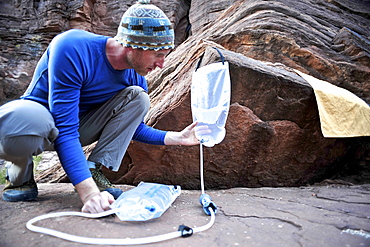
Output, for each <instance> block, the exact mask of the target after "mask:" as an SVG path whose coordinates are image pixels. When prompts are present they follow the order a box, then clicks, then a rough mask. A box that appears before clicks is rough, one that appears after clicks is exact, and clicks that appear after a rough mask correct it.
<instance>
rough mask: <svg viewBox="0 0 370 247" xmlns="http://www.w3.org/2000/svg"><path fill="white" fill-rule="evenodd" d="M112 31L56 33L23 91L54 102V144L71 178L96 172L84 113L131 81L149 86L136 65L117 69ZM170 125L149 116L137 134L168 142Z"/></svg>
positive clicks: (155, 141) (140, 137) (79, 179)
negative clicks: (152, 122)
mask: <svg viewBox="0 0 370 247" xmlns="http://www.w3.org/2000/svg"><path fill="white" fill-rule="evenodd" d="M108 38H109V37H107V36H102V35H96V34H92V33H89V32H86V31H82V30H69V31H67V32H64V33H62V34H60V35H58V36H56V37H55V38H54V39H53V40H52V41H51V43H50V45H49V47H48V48H47V50H46V51H45V53H44V54H43V56H42V57H41V59H40V61H39V62H38V64H37V66H36V69H35V72H34V75H33V78H32V81H31V83H30V85H29V87H28V89H27V91H26V92H25V93H24V95H23V96H22V97H21V98H23V99H28V100H34V101H37V102H39V103H41V104H42V105H44V106H45V107H46V108H48V109H49V110H50V112H51V114H52V116H53V118H54V121H55V125H56V127H57V129H58V130H59V136H58V138H57V139H56V140H55V143H54V147H55V150H56V151H57V153H58V156H59V159H60V161H61V164H62V166H63V168H64V169H65V171H66V173H67V175H68V177H69V179H70V180H71V182H72V183H73V184H74V185H76V184H78V183H80V182H82V181H83V180H85V179H87V178H89V177H91V174H90V171H89V169H88V167H87V164H86V159H85V155H84V153H83V150H82V147H81V143H80V141H79V133H78V128H79V116H81V115H82V114H83V113H85V112H87V111H89V110H91V109H93V108H96V107H98V106H101V105H102V104H104V103H105V102H106V101H107V100H109V99H110V98H111V97H112V96H114V95H115V94H116V93H117V92H119V91H121V90H122V89H124V88H126V87H128V86H134V85H135V86H140V87H142V88H143V89H144V90H146V91H147V90H148V88H147V83H146V80H145V77H143V76H140V75H139V74H137V73H136V72H135V71H134V70H132V69H127V70H115V69H114V68H113V67H112V66H111V64H110V63H109V61H108V59H107V55H106V51H105V49H106V42H107V40H108ZM165 135H166V132H165V131H161V130H157V129H154V128H151V127H149V126H147V125H145V124H144V123H143V122H142V123H141V124H140V125H139V127H138V128H137V130H136V132H135V134H134V137H133V139H134V140H137V141H141V142H144V143H148V144H158V145H163V144H164V137H165Z"/></svg>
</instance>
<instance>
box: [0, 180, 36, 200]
mask: <svg viewBox="0 0 370 247" xmlns="http://www.w3.org/2000/svg"><path fill="white" fill-rule="evenodd" d="M37 195H38V190H37V184H36V182H35V179H34V178H33V176H32V178H31V179H30V180H29V181H27V182H25V183H24V184H22V185H19V186H14V185H12V184H11V183H10V181H8V180H6V184H5V187H4V192H3V196H2V197H3V200H4V201H7V202H19V201H30V200H35V199H36V197H37Z"/></svg>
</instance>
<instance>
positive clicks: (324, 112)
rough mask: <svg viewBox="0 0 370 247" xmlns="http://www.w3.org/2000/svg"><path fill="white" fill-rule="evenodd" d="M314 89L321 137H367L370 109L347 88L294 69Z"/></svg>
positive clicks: (369, 131) (369, 128)
mask: <svg viewBox="0 0 370 247" xmlns="http://www.w3.org/2000/svg"><path fill="white" fill-rule="evenodd" d="M294 71H295V72H296V73H297V74H299V75H300V76H301V77H302V78H303V79H305V80H306V81H307V82H308V83H309V84H310V85H311V87H312V88H313V89H314V92H315V96H316V101H317V106H318V108H319V115H320V122H321V131H322V133H323V135H324V137H356V136H370V106H369V105H368V104H367V103H366V102H365V101H363V100H362V99H360V98H359V97H357V96H356V95H355V94H353V93H351V92H349V91H348V90H346V89H343V88H340V87H337V86H335V85H333V84H330V83H329V82H326V81H323V80H319V79H317V78H315V77H312V76H310V75H307V74H305V73H302V72H300V71H298V70H294Z"/></svg>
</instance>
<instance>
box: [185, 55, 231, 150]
mask: <svg viewBox="0 0 370 247" xmlns="http://www.w3.org/2000/svg"><path fill="white" fill-rule="evenodd" d="M230 91H231V85H230V74H229V64H228V63H227V62H223V63H222V62H219V63H213V64H209V65H206V66H204V67H201V68H199V69H197V70H196V71H195V72H194V73H193V77H192V86H191V110H192V114H193V121H198V125H197V127H196V128H195V135H196V137H197V138H198V139H199V140H201V141H202V143H203V145H205V146H207V147H213V146H214V145H215V144H218V143H220V142H221V141H222V140H223V139H224V138H225V135H226V130H225V124H226V119H227V115H228V113H229V107H230V94H231V93H230ZM204 125H206V126H207V127H208V129H209V130H210V131H211V133H204V131H202V130H203V129H202V128H201V127H202V126H204Z"/></svg>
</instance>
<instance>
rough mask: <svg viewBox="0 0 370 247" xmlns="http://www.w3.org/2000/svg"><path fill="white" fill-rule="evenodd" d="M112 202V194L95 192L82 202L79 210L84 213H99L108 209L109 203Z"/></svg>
mask: <svg viewBox="0 0 370 247" xmlns="http://www.w3.org/2000/svg"><path fill="white" fill-rule="evenodd" d="M113 202H114V198H113V196H112V195H111V194H110V193H109V192H107V191H103V192H100V193H99V194H95V195H94V196H93V197H91V198H90V199H89V200H88V201H86V202H85V203H84V206H83V207H82V209H81V211H82V212H84V213H101V212H104V211H106V210H109V209H110V204H112V203H113Z"/></svg>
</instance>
